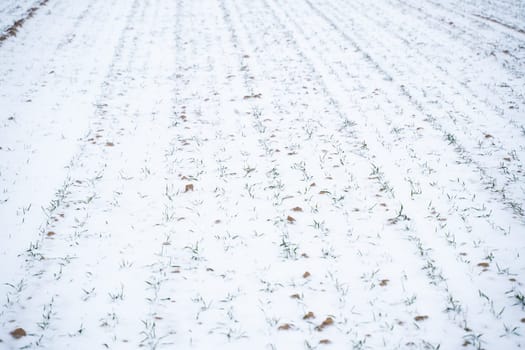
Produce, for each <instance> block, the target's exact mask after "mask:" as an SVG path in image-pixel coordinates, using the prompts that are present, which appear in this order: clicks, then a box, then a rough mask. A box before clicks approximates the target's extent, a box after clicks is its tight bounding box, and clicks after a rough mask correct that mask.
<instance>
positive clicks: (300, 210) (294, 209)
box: [292, 207, 303, 212]
mask: <svg viewBox="0 0 525 350" xmlns="http://www.w3.org/2000/svg"><path fill="white" fill-rule="evenodd" d="M292 211H295V212H302V211H303V208H301V207H295V208H292Z"/></svg>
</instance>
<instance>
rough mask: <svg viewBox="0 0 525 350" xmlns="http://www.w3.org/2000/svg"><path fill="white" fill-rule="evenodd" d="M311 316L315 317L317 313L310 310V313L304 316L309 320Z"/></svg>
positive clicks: (304, 318)
mask: <svg viewBox="0 0 525 350" xmlns="http://www.w3.org/2000/svg"><path fill="white" fill-rule="evenodd" d="M311 318H315V315H314V313H313V312H312V311H308V313H307V314H306V315H304V316H303V320H309V319H311Z"/></svg>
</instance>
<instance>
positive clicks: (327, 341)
mask: <svg viewBox="0 0 525 350" xmlns="http://www.w3.org/2000/svg"><path fill="white" fill-rule="evenodd" d="M330 343H332V342H331V341H330V339H321V340H319V344H330Z"/></svg>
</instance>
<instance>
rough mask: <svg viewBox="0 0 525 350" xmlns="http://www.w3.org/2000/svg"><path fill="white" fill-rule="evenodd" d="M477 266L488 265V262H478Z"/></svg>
mask: <svg viewBox="0 0 525 350" xmlns="http://www.w3.org/2000/svg"><path fill="white" fill-rule="evenodd" d="M478 266H480V267H489V263H487V262H480V263H479V264H478Z"/></svg>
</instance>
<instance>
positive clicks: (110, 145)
mask: <svg viewBox="0 0 525 350" xmlns="http://www.w3.org/2000/svg"><path fill="white" fill-rule="evenodd" d="M106 146H108V147H113V146H115V144H114V143H113V142H109V141H108V142H106Z"/></svg>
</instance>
